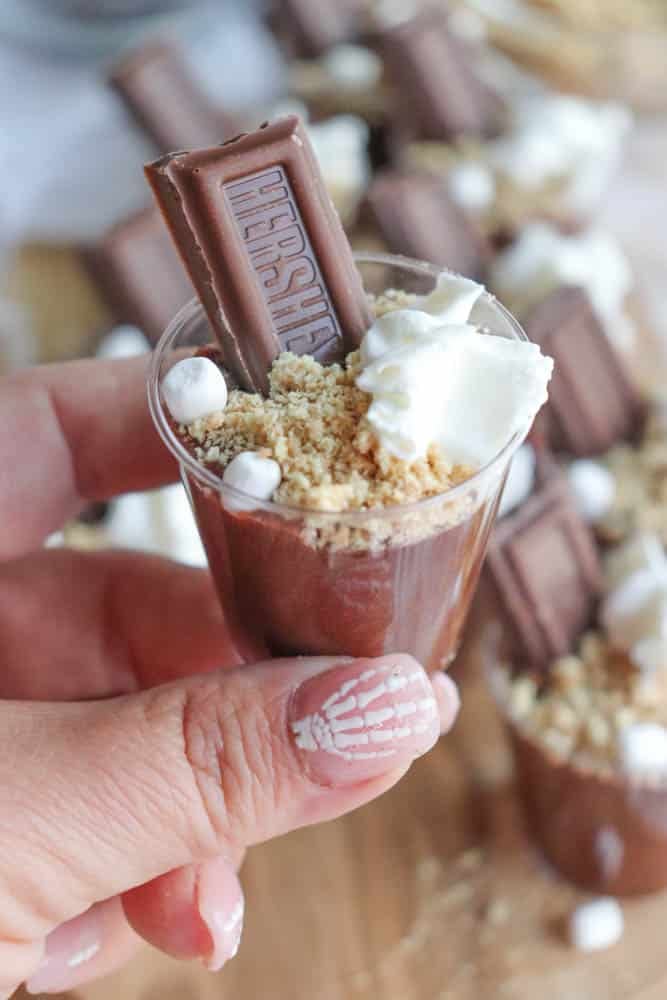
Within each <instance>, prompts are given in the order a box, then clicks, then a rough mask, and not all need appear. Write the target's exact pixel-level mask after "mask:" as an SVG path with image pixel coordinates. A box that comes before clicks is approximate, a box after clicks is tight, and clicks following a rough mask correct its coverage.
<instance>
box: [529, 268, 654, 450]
mask: <svg viewBox="0 0 667 1000" xmlns="http://www.w3.org/2000/svg"><path fill="white" fill-rule="evenodd" d="M525 327H526V332H527V334H528V336H529V337H530V339H531V340H534V341H535V343H537V344H539V345H540V347H541V348H542V350H543V351H544V352H545V354H549V355H551V357H552V358H553V359H554V361H555V367H554V375H553V378H552V380H551V385H550V386H549V402H548V403H547V405H546V406H545V407H544V413H543V415H542V416H541V417H540V418H539V419H540V423H541V426H542V427H543V429H544V432H545V434H546V437H547V440H548V441H549V444H550V445H551V447H552V448H553V449H554V450H556V451H563V452H567V454H569V455H577V456H585V455H595V454H599V453H600V452H603V451H606V450H607V449H608V448H610V447H611V446H612V445H613V444H614V443H615V442H617V441H619V440H621V439H622V438H630V437H633V436H634V435H636V434H637V433H638V432H639V430H640V429H641V425H642V422H643V416H644V413H645V410H644V406H643V403H642V401H641V399H640V397H639V394H638V393H637V391H636V390H635V388H634V387H633V385H632V381H631V379H630V376H629V374H628V373H627V371H626V369H625V366H624V364H623V361H622V360H621V358H620V357H619V355H618V354H617V353H616V351H615V349H614V347H613V345H612V344H611V342H610V340H609V337H607V335H606V334H605V332H604V330H603V328H602V326H601V324H600V321H599V320H598V318H597V316H596V315H595V313H594V312H593V309H592V307H591V304H590V302H589V299H588V296H587V295H586V293H585V292H584V291H583V290H582V289H580V288H574V287H569V286H564V287H562V288H559V289H557V290H556V291H555V292H552V293H551V295H549V296H548V297H547V298H546V299H544V301H543V302H541V303H540V304H539V305H538V306H537V307H536V308H535V309H534V310H533V311H532V313H530V314H529V315H528V317H527V319H526V321H525Z"/></svg>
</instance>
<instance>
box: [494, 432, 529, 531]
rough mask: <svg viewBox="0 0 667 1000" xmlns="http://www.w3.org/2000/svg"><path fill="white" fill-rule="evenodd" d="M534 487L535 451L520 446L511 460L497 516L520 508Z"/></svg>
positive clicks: (525, 446)
mask: <svg viewBox="0 0 667 1000" xmlns="http://www.w3.org/2000/svg"><path fill="white" fill-rule="evenodd" d="M534 485H535V449H534V448H533V447H532V445H530V444H522V445H521V447H520V448H519V449H517V451H516V453H515V455H514V458H513V459H512V464H511V465H510V471H509V474H508V476H507V482H506V483H505V489H504V491H503V498H502V500H501V501H500V509H499V511H498V516H499V517H503V515H504V514H509V512H510V511H512V510H515V509H516V508H517V507H520V506H521V504H522V503H523V502H524V500H527V499H528V497H529V496H530V494H531V493H532V492H533V486H534Z"/></svg>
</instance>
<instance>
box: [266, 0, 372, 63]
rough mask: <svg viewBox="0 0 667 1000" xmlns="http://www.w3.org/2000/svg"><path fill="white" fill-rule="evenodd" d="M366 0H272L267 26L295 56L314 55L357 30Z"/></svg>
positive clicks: (319, 54) (344, 40)
mask: <svg viewBox="0 0 667 1000" xmlns="http://www.w3.org/2000/svg"><path fill="white" fill-rule="evenodd" d="M365 6H366V0H274V3H273V4H272V6H271V8H270V9H269V13H268V22H269V25H270V27H271V29H272V30H273V31H274V32H275V34H276V35H277V36H278V37H279V38H280V39H281V41H282V43H283V45H284V46H285V49H286V50H287V51H288V52H289V54H290V55H291V56H293V57H294V58H297V59H316V58H317V57H318V56H321V55H322V54H323V53H324V52H326V51H327V49H330V48H331V47H332V46H333V45H339V44H340V43H341V42H349V41H352V40H353V39H354V38H355V37H356V36H357V34H358V32H359V28H360V24H361V18H362V14H363V11H364V7H365Z"/></svg>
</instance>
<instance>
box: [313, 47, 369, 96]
mask: <svg viewBox="0 0 667 1000" xmlns="http://www.w3.org/2000/svg"><path fill="white" fill-rule="evenodd" d="M322 65H323V66H324V68H325V70H326V71H327V73H329V75H330V76H331V77H333V79H334V80H335V82H336V83H337V84H338V86H339V87H342V88H343V89H345V90H370V89H371V88H372V87H374V86H375V85H376V84H377V83H378V82H379V80H380V77H381V76H382V60H381V59H380V57H379V56H378V55H376V54H375V52H372V51H371V49H367V48H366V47H365V46H363V45H336V46H334V48H332V49H330V50H329V51H328V52H327V53H326V55H324V56H323V58H322Z"/></svg>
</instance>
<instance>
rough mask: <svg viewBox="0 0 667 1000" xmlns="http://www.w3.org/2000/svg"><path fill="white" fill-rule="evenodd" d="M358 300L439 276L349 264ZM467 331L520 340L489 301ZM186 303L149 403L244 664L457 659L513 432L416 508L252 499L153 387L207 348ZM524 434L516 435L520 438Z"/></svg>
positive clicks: (420, 266) (366, 258)
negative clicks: (218, 469) (300, 658)
mask: <svg viewBox="0 0 667 1000" xmlns="http://www.w3.org/2000/svg"><path fill="white" fill-rule="evenodd" d="M356 262H357V266H358V268H359V270H360V272H361V275H362V279H363V282H364V286H365V288H366V290H367V291H368V292H371V293H375V294H380V293H382V292H383V291H385V290H386V289H389V288H392V289H397V290H399V291H405V292H418V293H422V294H423V293H428V292H430V291H432V290H433V288H434V287H435V285H436V282H437V279H438V276H439V275H440V274H441V273H442V272H441V269H438V268H435V267H431V266H429V265H427V264H424V263H419V262H416V261H410V260H407V259H405V258H397V257H390V256H383V255H358V256H357V257H356ZM471 321H472V322H475V323H476V324H477V325H478V326H479V327H480V328H481V329H482V330H483V331H484V333H483V335H484V334H488V335H496V336H501V337H506V338H509V339H514V340H525V339H526V338H525V334H524V333H523V331H522V330H521V328H520V327H519V326H518V324H517V323H516V322H515V321H514V320H513V318H512V317H511V316H510V315H509V313H507V311H506V310H505V309H504V308H503V307H502V306H500V305H499V304H498V303H497V302H496V301H495V300H494V299H493V298H492V297H491V296H490V295H488V294H484V295H483V296H482V297H481V298H480V300H479V301H478V303H477V304H476V306H475V307H474V309H473V313H472V316H471ZM212 339H213V337H212V333H211V331H210V328H209V325H208V322H207V320H206V318H205V316H204V313H203V311H202V309H201V307H200V306H199V305H198V304H196V303H191V304H190V305H188V306H187V307H185V308H184V309H183V310H182V311H181V312H180V313H179V314H178V316H177V317H176V318H175V320H174V322H173V323H172V324H171V326H170V327H169V328H168V330H167V331H166V333H165V334H164V336H163V337H162V339H161V341H160V343H159V344H158V346H157V348H156V350H155V354H154V357H153V362H152V365H151V370H150V374H149V401H150V406H151V411H152V414H153V417H154V420H155V422H156V425H157V428H158V431H159V433H160V434H161V436H162V438H163V440H164V442H165V444H166V445H167V447H168V448H169V449H170V451H171V452H172V453H173V454H174V455H175V456H176V458H177V459H178V462H179V465H180V469H181V476H182V478H183V482H184V483H185V486H186V489H187V491H188V495H189V497H190V500H191V503H192V507H193V511H194V513H195V517H196V519H197V523H198V526H199V531H200V534H201V537H202V541H203V543H204V547H205V549H206V552H207V555H208V560H209V564H210V567H211V571H212V573H213V576H214V578H215V582H216V585H217V588H218V592H219V595H220V600H221V603H222V606H223V609H224V611H225V614H226V616H227V618H228V620H229V623H230V627H231V628H232V629H233V631H234V632H235V635H236V636H237V638H238V642H239V645H240V648H241V649H242V651H243V652H244V654H246V653H247V655H248V656H258V655H259V656H261V655H267V654H271V655H285V654H336V653H340V654H349V655H354V656H378V655H380V654H382V653H385V652H390V651H394V652H396V651H401V652H407V653H411V654H412V655H414V656H415V657H416V658H417V659H418V660H420V662H422V663H423V664H424V665H425V666H426V667H427V668H428V669H430V670H436V669H439V668H441V667H444V666H446V665H447V664H448V663H449V662H450V661H451V660H452V658H453V657H454V656H455V654H456V650H457V648H458V643H459V640H460V633H461V629H462V626H463V623H464V620H465V617H466V614H467V611H468V608H469V606H470V603H471V600H472V596H473V593H474V590H475V587H476V584H477V580H478V577H479V571H480V568H481V564H482V560H483V558H484V554H485V551H486V546H487V542H488V538H489V533H490V530H491V527H492V525H493V521H494V519H495V515H496V511H497V507H498V502H499V500H500V495H501V493H502V487H503V484H504V480H505V475H506V472H507V469H508V467H509V463H510V460H511V457H512V455H513V453H514V451H515V449H516V448H517V447H518V445H519V444H520V442H521V439H522V437H523V435H522V434H515V435H514V436H513V437H512V438H511V439H510V440H508V441H507V442H506V444H505V445H504V447H503V448H502V450H501V451H500V453H499V454H497V455H496V456H495V457H494V458H493V460H492V461H491V462H489V463H488V464H487V465H486V466H484V467H483V468H482V469H481V470H479V471H478V472H477V473H476V474H475V475H473V476H472V477H471V478H469V479H467V480H465V481H464V482H462V483H460V484H459V485H457V486H454V487H453V488H451V489H450V490H448V491H447V492H445V493H443V494H440V495H438V496H435V497H430V498H429V499H426V500H422V501H420V502H418V503H414V504H410V505H405V506H398V507H378V508H376V509H372V510H368V511H343V512H340V513H337V512H335V511H326V512H322V511H309V510H304V509H298V508H294V507H288V506H286V505H282V504H279V503H275V502H272V501H271V502H269V501H260V500H255V499H253V498H251V497H249V496H248V495H246V494H243V493H241V492H239V491H238V490H236V489H234V488H232V487H230V486H229V485H226V484H224V483H223V482H222V479H221V478H219V477H218V476H217V475H215V474H214V473H213V472H212V471H211V470H210V469H208V468H206V467H205V466H204V465H203V464H201V463H199V462H197V461H196V459H195V458H194V457H193V455H192V454H191V453H190V452H189V451H188V450H187V449H186V448H185V447H184V445H183V443H182V441H181V440H180V438H179V436H178V435H177V434H176V433H175V431H174V427H173V424H172V421H171V418H170V416H169V414H168V412H167V410H166V408H165V406H164V404H163V400H162V396H161V392H160V385H161V381H162V378H163V377H164V375H165V374H166V372H167V371H168V370H169V368H170V367H171V366H172V365H173V364H174V363H175V362H177V361H179V360H182V359H183V357H185V356H187V355H189V354H193V353H196V352H197V350H200V349H201V348H202V347H205V346H207V345H209V344H210V343H211V341H212ZM527 430H528V428H526V431H527Z"/></svg>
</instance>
